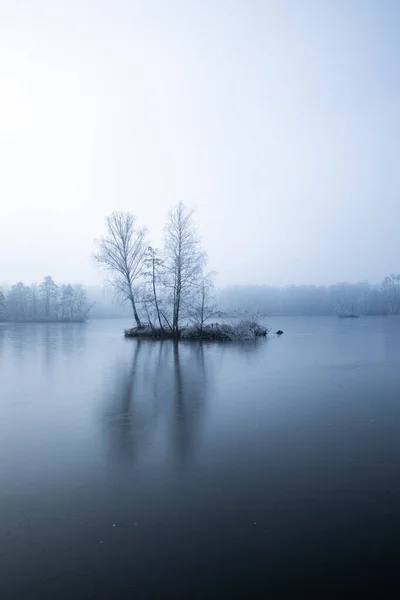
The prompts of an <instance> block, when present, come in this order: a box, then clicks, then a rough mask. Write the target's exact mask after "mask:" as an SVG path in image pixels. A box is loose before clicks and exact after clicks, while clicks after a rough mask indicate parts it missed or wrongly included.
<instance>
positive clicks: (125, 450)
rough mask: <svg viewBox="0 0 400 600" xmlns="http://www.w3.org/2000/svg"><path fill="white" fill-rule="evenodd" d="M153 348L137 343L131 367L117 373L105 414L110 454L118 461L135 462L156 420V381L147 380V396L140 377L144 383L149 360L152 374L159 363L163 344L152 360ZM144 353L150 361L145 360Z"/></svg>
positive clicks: (147, 343)
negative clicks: (152, 368)
mask: <svg viewBox="0 0 400 600" xmlns="http://www.w3.org/2000/svg"><path fill="white" fill-rule="evenodd" d="M154 346H155V345H154V344H153V343H152V342H143V341H141V340H136V341H135V343H134V349H133V357H132V362H131V364H130V365H129V366H128V368H125V369H122V370H121V368H117V371H116V377H115V380H116V384H115V387H114V391H113V393H111V394H110V396H109V399H110V401H111V407H110V409H109V410H108V411H107V414H106V430H107V437H108V441H109V443H110V447H111V451H112V453H113V454H114V455H115V456H117V457H118V458H119V459H124V460H129V461H131V460H134V459H135V458H136V455H137V454H138V452H140V450H141V447H142V446H143V445H145V444H146V438H147V437H148V433H149V432H151V429H152V428H154V427H153V426H154V424H155V421H156V420H157V414H158V408H157V402H155V401H154V400H155V399H156V398H157V388H158V386H157V377H155V378H154V380H153V381H152V379H151V378H149V380H148V393H144V392H145V389H143V376H144V375H145V376H146V379H147V370H148V369H147V366H148V363H149V362H150V359H151V358H152V359H153V360H154V363H153V364H154V366H155V369H154V370H155V373H157V372H158V369H157V367H158V366H159V362H160V361H161V355H162V349H163V348H162V346H163V343H162V342H160V343H159V344H158V356H155V357H153V356H152V354H153V352H152V351H153V350H154ZM143 349H144V350H145V352H144V354H143ZM146 350H147V354H150V357H149V356H145V355H146ZM151 390H152V391H153V394H152V393H151ZM143 396H144V397H143ZM152 396H153V398H152ZM143 400H144V402H143Z"/></svg>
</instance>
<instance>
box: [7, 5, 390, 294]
mask: <svg viewBox="0 0 400 600" xmlns="http://www.w3.org/2000/svg"><path fill="white" fill-rule="evenodd" d="M399 26H400V5H399V3H398V2H396V1H390V0H386V1H385V2H382V3H380V2H372V1H369V0H353V1H352V2H348V1H347V0H335V1H330V2H329V1H324V2H321V1H320V0H304V1H303V2H298V1H297V0H293V1H290V0H286V1H284V2H281V1H278V0H275V1H267V0H260V1H257V0H249V1H246V2H245V1H240V2H239V1H234V0H230V1H229V2H228V1H223V0H212V1H209V0H204V1H202V2H190V1H188V0H182V1H179V0H170V1H169V2H166V1H165V0H160V1H158V2H157V1H155V0H147V1H146V2H143V1H142V2H136V1H132V0H129V1H128V0H126V1H124V0H114V1H113V2H111V1H103V2H99V1H98V0H93V1H88V0H69V2H67V3H65V2H60V1H58V0H36V1H35V2H31V1H28V0H27V1H26V2H24V1H22V0H14V1H11V0H2V1H1V2H0V164H1V177H0V198H1V221H0V256H1V272H0V283H1V282H3V281H13V282H14V281H17V280H19V279H21V280H26V281H35V280H41V279H42V278H43V276H44V275H46V274H48V273H52V274H53V275H54V276H55V277H56V278H57V279H58V280H60V281H82V282H85V283H87V284H98V283H100V282H101V277H100V275H99V273H98V272H97V271H96V269H95V268H94V266H93V262H92V259H91V254H92V252H93V239H94V238H95V237H97V236H99V235H101V232H102V228H103V221H104V217H105V215H106V214H108V213H110V212H111V211H112V210H114V209H124V210H130V211H132V212H133V213H134V214H135V215H136V216H137V217H138V220H139V221H140V223H141V224H143V225H146V226H147V227H148V228H149V231H150V237H151V241H152V243H153V245H155V246H157V245H160V244H161V242H162V231H163V224H164V221H165V216H166V213H167V211H168V209H169V207H170V206H171V205H172V204H174V203H176V202H178V201H183V202H185V204H187V205H189V206H192V207H194V208H195V209H196V222H197V226H198V230H199V232H200V234H201V236H202V241H203V246H204V248H205V249H206V251H207V253H208V256H209V264H210V267H211V268H213V269H215V270H216V271H217V274H218V276H217V283H218V285H219V286H223V285H227V284H237V283H241V284H248V283H253V284H269V285H279V286H284V285H287V284H290V283H293V284H311V283H320V284H331V283H334V282H336V281H345V280H347V281H361V280H369V281H371V282H373V283H379V282H380V281H381V280H382V279H383V277H384V276H385V275H386V274H388V273H391V272H398V262H397V261H398V235H397V227H398V222H399V218H400V204H399V202H398V198H397V196H398V189H399V183H400V181H399V178H400V171H399V169H398V168H397V167H398V165H397V163H398V148H399V142H400V125H399V124H400V103H399V80H398V77H397V73H398V72H399V66H400V65H399V61H400V58H399V57H400V53H399V41H398V31H399Z"/></svg>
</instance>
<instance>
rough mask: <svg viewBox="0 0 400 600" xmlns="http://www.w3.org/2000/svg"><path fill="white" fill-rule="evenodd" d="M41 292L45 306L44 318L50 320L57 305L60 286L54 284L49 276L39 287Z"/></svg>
mask: <svg viewBox="0 0 400 600" xmlns="http://www.w3.org/2000/svg"><path fill="white" fill-rule="evenodd" d="M39 292H40V295H41V297H42V300H43V304H44V316H45V318H46V319H49V318H50V317H51V316H52V312H54V309H55V307H56V304H57V298H58V293H59V290H58V286H57V285H56V284H55V283H54V281H53V278H52V277H51V275H47V276H46V277H45V278H44V279H43V281H42V283H41V284H40V286H39Z"/></svg>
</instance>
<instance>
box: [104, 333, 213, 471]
mask: <svg viewBox="0 0 400 600" xmlns="http://www.w3.org/2000/svg"><path fill="white" fill-rule="evenodd" d="M181 354H182V355H183V356H184V360H182V358H181ZM204 392H205V377H204V356H203V347H202V346H201V344H196V346H194V345H192V344H185V345H184V349H183V350H182V348H181V347H180V346H179V344H176V343H175V344H174V343H173V342H170V341H164V342H160V341H158V342H151V341H148V340H146V341H140V340H135V342H134V349H133V357H132V362H131V363H130V364H129V366H128V367H127V368H125V369H123V368H122V370H121V367H118V368H117V370H116V374H115V384H114V389H113V392H112V393H109V395H108V401H107V402H108V406H109V408H108V410H107V413H106V415H105V417H106V420H105V422H106V432H107V439H108V443H109V447H110V449H111V451H112V454H113V455H114V456H116V457H117V458H118V459H124V460H129V461H133V460H137V459H138V458H139V457H140V455H141V454H142V453H143V451H144V450H146V451H147V452H148V453H152V454H154V453H155V454H157V455H159V456H160V458H161V460H162V461H165V452H168V451H169V450H168V449H169V448H171V438H172V448H173V454H174V456H175V457H176V456H179V459H180V460H183V461H187V460H188V458H190V457H191V456H193V452H194V449H195V446H196V437H197V430H198V422H199V417H200V415H201V413H202V408H203V405H204V400H203V399H204ZM110 405H111V406H110ZM171 411H172V417H173V418H172V421H171Z"/></svg>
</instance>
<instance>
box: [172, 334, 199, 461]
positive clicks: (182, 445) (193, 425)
mask: <svg viewBox="0 0 400 600" xmlns="http://www.w3.org/2000/svg"><path fill="white" fill-rule="evenodd" d="M185 350H186V351H187V352H188V353H189V355H190V357H189V361H188V363H187V364H184V366H182V361H181V360H180V353H181V352H184V351H185ZM173 357H174V363H173V367H174V390H173V395H174V418H173V427H172V431H171V433H172V441H173V449H174V456H175V459H177V460H178V461H180V462H182V463H188V462H191V461H192V460H193V459H194V456H195V450H196V445H197V442H198V433H199V427H200V421H201V417H202V415H203V412H204V406H205V397H206V395H205V392H206V387H207V379H206V371H205V366H204V347H203V344H202V343H199V344H198V345H197V344H196V345H189V346H186V347H183V349H182V346H180V345H179V344H178V343H175V344H174V346H173Z"/></svg>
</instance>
